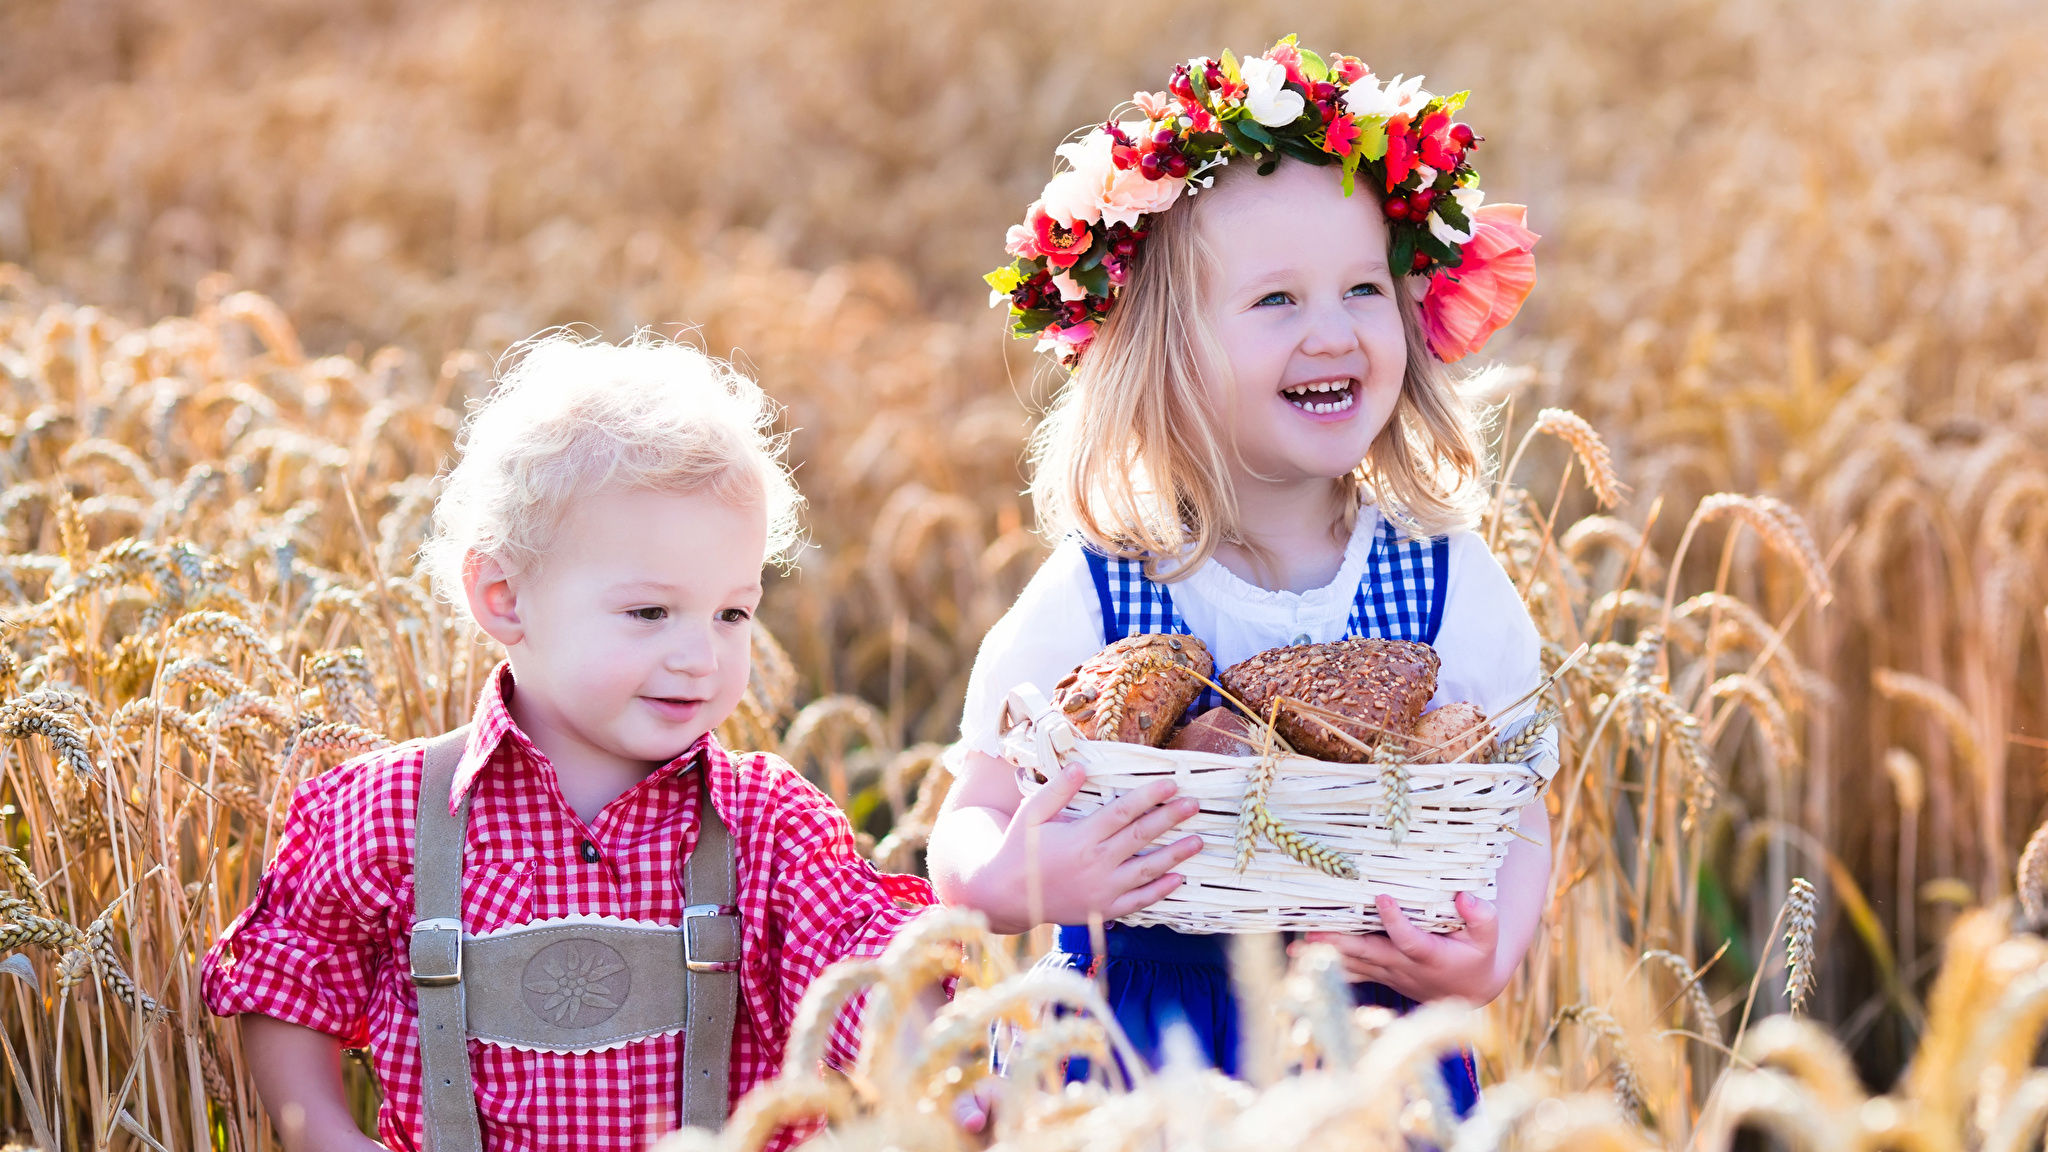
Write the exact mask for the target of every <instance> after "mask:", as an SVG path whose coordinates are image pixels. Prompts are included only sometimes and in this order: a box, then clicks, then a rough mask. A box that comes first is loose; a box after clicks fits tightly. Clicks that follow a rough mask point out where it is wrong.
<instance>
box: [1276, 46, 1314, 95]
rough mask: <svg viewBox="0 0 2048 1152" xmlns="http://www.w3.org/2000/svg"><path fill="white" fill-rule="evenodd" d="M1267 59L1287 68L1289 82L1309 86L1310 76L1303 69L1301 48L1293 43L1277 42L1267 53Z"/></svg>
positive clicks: (1304, 86)
mask: <svg viewBox="0 0 2048 1152" xmlns="http://www.w3.org/2000/svg"><path fill="white" fill-rule="evenodd" d="M1266 59H1268V60H1271V61H1273V62H1274V63H1276V64H1278V65H1280V66H1281V67H1282V68H1285V69H1287V79H1288V81H1289V82H1291V83H1294V84H1299V85H1300V86H1302V87H1303V88H1306V87H1308V77H1307V76H1306V75H1304V74H1303V73H1302V70H1301V49H1299V48H1296V47H1295V46H1294V45H1292V44H1275V45H1273V49H1272V51H1270V52H1268V53H1266Z"/></svg>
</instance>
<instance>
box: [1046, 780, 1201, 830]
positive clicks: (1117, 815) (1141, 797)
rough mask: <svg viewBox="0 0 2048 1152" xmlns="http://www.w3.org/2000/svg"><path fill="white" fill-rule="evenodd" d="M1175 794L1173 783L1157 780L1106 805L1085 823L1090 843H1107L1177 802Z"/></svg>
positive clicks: (1132, 790)
mask: <svg viewBox="0 0 2048 1152" xmlns="http://www.w3.org/2000/svg"><path fill="white" fill-rule="evenodd" d="M1048 791H1049V789H1048ZM1175 791H1177V789H1176V788H1175V787H1174V783H1173V781H1171V780H1154V781H1153V782H1152V783H1150V784H1147V785H1145V786H1144V787H1143V788H1133V789H1131V790H1130V791H1129V792H1126V793H1124V794H1123V795H1122V796H1119V797H1117V798H1116V799H1114V800H1112V801H1110V802H1109V803H1107V804H1104V805H1103V806H1102V807H1101V808H1098V809H1097V810H1096V811H1095V812H1094V814H1092V815H1090V816H1089V817H1087V818H1086V819H1084V820H1082V821H1081V823H1082V825H1083V826H1084V827H1086V828H1087V829H1088V832H1089V838H1090V839H1093V840H1096V841H1098V842H1103V843H1107V842H1108V841H1109V840H1110V839H1111V838H1113V837H1114V836H1115V835H1116V834H1117V833H1118V832H1121V831H1123V830H1124V829H1125V828H1126V827H1128V826H1129V825H1130V824H1131V823H1132V822H1133V821H1135V820H1137V819H1138V818H1139V817H1140V816H1143V815H1145V814H1146V813H1147V812H1150V811H1152V810H1153V809H1154V808H1157V807H1159V806H1160V805H1161V804H1164V803H1166V802H1167V801H1168V800H1171V799H1173V794H1174V792H1175ZM1062 806H1064V804H1063V805H1062Z"/></svg>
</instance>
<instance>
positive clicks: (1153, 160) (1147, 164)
mask: <svg viewBox="0 0 2048 1152" xmlns="http://www.w3.org/2000/svg"><path fill="white" fill-rule="evenodd" d="M1138 171H1140V172H1142V173H1144V174H1145V179H1147V180H1157V179H1159V178H1160V177H1161V176H1164V175H1165V174H1166V173H1165V172H1164V171H1163V170H1162V169H1161V168H1160V165H1159V153H1157V152H1147V153H1145V154H1144V155H1143V156H1140V157H1138Z"/></svg>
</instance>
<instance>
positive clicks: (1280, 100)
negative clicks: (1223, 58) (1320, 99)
mask: <svg viewBox="0 0 2048 1152" xmlns="http://www.w3.org/2000/svg"><path fill="white" fill-rule="evenodd" d="M1238 71H1239V73H1240V74H1241V75H1243V76H1244V84H1245V94H1244V106H1245V107H1246V108H1249V109H1251V113H1252V119H1254V120H1257V121H1258V122H1259V123H1261V124H1264V125H1265V126H1266V127H1268V128H1285V127H1286V126H1287V125H1289V124H1292V123H1294V122H1295V121H1296V120H1298V119H1300V118H1301V110H1302V109H1303V108H1305V107H1307V105H1306V104H1305V103H1304V102H1303V101H1302V98H1301V93H1299V92H1291V91H1289V90H1288V89H1287V87H1286V84H1287V66H1286V65H1284V64H1282V63H1280V62H1279V61H1278V60H1268V59H1266V58H1265V57H1263V56H1255V57H1253V58H1252V59H1250V60H1247V61H1245V62H1244V63H1243V64H1240V65H1238Z"/></svg>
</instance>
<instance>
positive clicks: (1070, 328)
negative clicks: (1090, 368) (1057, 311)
mask: <svg viewBox="0 0 2048 1152" xmlns="http://www.w3.org/2000/svg"><path fill="white" fill-rule="evenodd" d="M1093 339H1095V321H1093V320H1083V321H1081V322H1080V323H1078V324H1068V325H1064V326H1062V325H1059V324H1048V325H1046V326H1045V330H1044V331H1042V332H1040V333H1039V334H1038V351H1040V352H1057V353H1058V354H1059V358H1060V363H1062V364H1066V363H1071V362H1072V361H1073V360H1074V359H1075V358H1077V357H1079V356H1080V355H1081V353H1083V352H1085V351H1087V350H1088V342H1089V341H1091V340H1093Z"/></svg>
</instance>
